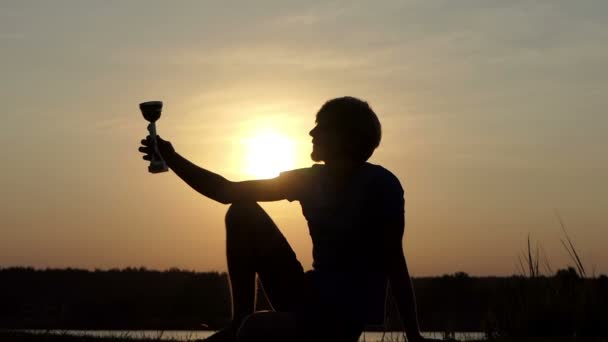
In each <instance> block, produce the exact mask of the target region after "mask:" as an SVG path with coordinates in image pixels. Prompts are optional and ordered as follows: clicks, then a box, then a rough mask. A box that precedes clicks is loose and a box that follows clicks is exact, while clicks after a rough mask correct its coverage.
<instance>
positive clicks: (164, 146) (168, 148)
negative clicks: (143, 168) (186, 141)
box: [139, 135, 175, 160]
mask: <svg viewBox="0 0 608 342" xmlns="http://www.w3.org/2000/svg"><path fill="white" fill-rule="evenodd" d="M141 144H142V145H144V146H140V147H139V152H141V153H143V154H144V156H143V157H142V158H143V159H144V160H152V154H153V153H155V151H154V146H152V142H151V141H150V140H148V139H142V140H141ZM156 145H157V146H158V153H160V155H161V157H163V159H165V160H166V159H167V157H169V156H170V155H172V154H173V153H175V149H174V148H173V145H171V142H169V141H167V140H163V139H162V138H161V137H160V136H159V135H157V136H156Z"/></svg>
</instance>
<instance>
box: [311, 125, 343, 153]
mask: <svg viewBox="0 0 608 342" xmlns="http://www.w3.org/2000/svg"><path fill="white" fill-rule="evenodd" d="M309 134H310V136H311V137H312V153H311V154H310V158H311V159H312V160H313V161H316V162H320V161H324V162H327V161H328V160H335V159H336V158H337V157H339V156H340V155H341V154H342V153H341V152H342V145H343V141H342V140H343V139H341V137H340V135H339V134H338V133H337V132H336V129H334V128H333V127H332V126H330V125H329V124H328V123H327V122H323V121H318V122H317V124H316V126H315V127H314V128H313V129H312V130H311V131H310V132H309Z"/></svg>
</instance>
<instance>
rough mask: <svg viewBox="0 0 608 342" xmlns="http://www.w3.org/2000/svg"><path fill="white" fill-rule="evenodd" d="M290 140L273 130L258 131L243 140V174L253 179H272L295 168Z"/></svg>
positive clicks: (293, 146)
mask: <svg viewBox="0 0 608 342" xmlns="http://www.w3.org/2000/svg"><path fill="white" fill-rule="evenodd" d="M295 154H296V147H295V143H294V141H293V140H292V139H290V138H288V137H286V136H285V135H283V134H280V133H278V132H276V131H273V130H267V131H258V132H256V133H255V134H254V135H252V136H251V137H249V138H246V139H245V165H244V171H245V173H246V174H247V175H248V176H250V177H254V178H260V179H262V178H273V177H276V176H278V175H279V173H280V172H282V171H285V170H290V169H293V168H294V166H295V157H296V156H295Z"/></svg>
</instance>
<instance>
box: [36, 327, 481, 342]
mask: <svg viewBox="0 0 608 342" xmlns="http://www.w3.org/2000/svg"><path fill="white" fill-rule="evenodd" d="M24 331H26V332H31V333H37V334H38V333H41V334H45V333H47V334H59V335H72V336H95V337H117V338H131V339H135V340H136V339H144V338H146V339H155V340H177V341H194V340H199V339H204V338H206V337H209V336H210V335H211V334H213V333H214V331H208V330H162V331H161V330H24ZM422 335H423V336H424V337H429V338H434V339H440V340H441V339H444V337H445V334H444V333H442V332H423V333H422ZM454 335H455V336H454V337H455V339H456V340H459V341H480V340H483V339H484V337H485V335H484V333H482V332H456V333H455V334H454ZM383 338H384V339H383ZM359 341H365V342H368V341H369V342H380V341H390V342H394V341H405V337H404V336H403V333H402V332H398V331H387V332H385V333H383V332H369V331H366V332H364V333H363V334H362V335H361V338H360V339H359Z"/></svg>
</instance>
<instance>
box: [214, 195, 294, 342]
mask: <svg viewBox="0 0 608 342" xmlns="http://www.w3.org/2000/svg"><path fill="white" fill-rule="evenodd" d="M226 257H227V263H228V274H229V277H230V288H231V294H232V320H233V322H232V325H231V327H230V328H229V329H231V330H234V329H235V328H236V327H238V326H239V325H240V323H241V322H242V321H243V319H244V318H246V317H247V316H249V315H250V314H252V313H253V311H254V305H255V290H256V287H255V275H256V273H257V274H258V275H259V277H260V280H261V282H262V284H263V287H264V290H265V292H266V294H267V297H268V299H269V301H270V303H271V304H272V306H273V308H274V309H275V310H278V311H294V310H297V309H298V308H299V305H301V304H300V303H301V301H302V300H304V298H303V296H302V295H301V292H302V289H303V288H304V286H305V278H304V271H303V269H302V265H301V264H300V262H299V261H298V260H297V258H296V255H295V253H294V252H293V250H292V249H291V247H290V246H289V243H288V242H287V240H286V239H285V237H284V236H283V234H281V232H280V231H279V229H278V227H277V226H276V225H275V223H274V222H273V221H272V219H271V218H270V217H269V216H268V214H267V213H266V212H265V211H264V210H263V209H262V208H261V207H260V206H259V205H258V204H257V203H254V202H250V203H234V204H232V205H231V206H230V208H229V209H228V212H227V213H226ZM230 333H231V331H230ZM220 336H221V335H220ZM218 337H219V336H218Z"/></svg>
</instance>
